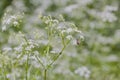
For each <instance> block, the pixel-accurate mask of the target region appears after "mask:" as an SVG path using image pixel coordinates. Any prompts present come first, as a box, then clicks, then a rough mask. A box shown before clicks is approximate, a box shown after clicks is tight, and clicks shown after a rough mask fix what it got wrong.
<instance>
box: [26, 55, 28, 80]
mask: <svg viewBox="0 0 120 80" xmlns="http://www.w3.org/2000/svg"><path fill="white" fill-rule="evenodd" d="M28 61H29V54H28V55H27V61H26V80H28V65H29V64H28Z"/></svg>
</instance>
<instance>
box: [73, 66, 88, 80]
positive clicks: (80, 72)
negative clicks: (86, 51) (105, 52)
mask: <svg viewBox="0 0 120 80" xmlns="http://www.w3.org/2000/svg"><path fill="white" fill-rule="evenodd" d="M75 73H76V74H78V75H80V76H82V77H85V78H89V77H90V71H89V70H88V68H87V67H85V66H83V67H80V68H78V69H76V70H75Z"/></svg>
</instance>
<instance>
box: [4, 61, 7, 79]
mask: <svg viewBox="0 0 120 80" xmlns="http://www.w3.org/2000/svg"><path fill="white" fill-rule="evenodd" d="M3 75H4V80H7V78H6V72H5V65H4V63H3Z"/></svg>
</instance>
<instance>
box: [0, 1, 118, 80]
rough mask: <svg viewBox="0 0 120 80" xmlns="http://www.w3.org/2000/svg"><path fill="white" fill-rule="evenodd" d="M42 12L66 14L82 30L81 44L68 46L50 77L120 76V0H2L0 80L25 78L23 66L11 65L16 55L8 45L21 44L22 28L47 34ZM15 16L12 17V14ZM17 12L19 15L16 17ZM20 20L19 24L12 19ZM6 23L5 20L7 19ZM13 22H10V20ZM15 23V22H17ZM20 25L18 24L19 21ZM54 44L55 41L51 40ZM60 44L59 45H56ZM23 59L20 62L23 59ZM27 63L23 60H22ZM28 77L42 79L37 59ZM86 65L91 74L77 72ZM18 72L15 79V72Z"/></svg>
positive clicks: (111, 79)
mask: <svg viewBox="0 0 120 80" xmlns="http://www.w3.org/2000/svg"><path fill="white" fill-rule="evenodd" d="M40 14H43V15H51V16H53V18H56V17H58V15H63V17H64V18H65V21H67V22H73V23H75V25H76V26H77V27H78V29H80V30H81V31H82V32H83V35H84V38H85V40H84V41H81V42H80V45H77V46H69V47H68V48H67V49H66V50H65V51H64V54H63V55H62V56H61V57H60V58H59V60H58V61H57V62H56V64H55V65H54V66H53V67H52V68H51V69H50V70H49V72H48V80H119V79H120V0H0V53H1V52H2V50H3V49H4V48H6V47H7V50H8V51H7V50H6V51H5V52H4V53H5V54H6V55H4V56H3V55H0V60H1V61H0V80H4V77H3V75H2V73H3V69H4V68H5V69H4V70H6V73H5V74H6V76H7V80H24V73H25V72H24V67H23V66H18V67H14V68H12V70H11V69H10V66H11V65H8V66H4V67H3V66H2V65H1V64H2V63H1V62H4V63H5V65H6V64H7V63H8V62H9V57H10V58H11V57H13V58H12V59H13V60H14V57H16V54H14V53H12V51H10V50H9V49H11V48H13V47H15V46H17V45H18V44H20V41H16V37H17V38H19V36H21V34H20V35H18V36H16V37H15V34H16V33H17V32H18V31H19V30H21V31H23V32H24V33H26V35H28V36H29V37H33V36H34V32H39V34H38V35H41V34H43V35H44V36H46V35H45V34H44V31H43V28H44V26H45V25H42V24H41V21H40V19H39V18H38V17H39V15H40ZM10 16H12V17H10ZM14 16H17V18H14ZM11 18H12V19H13V20H12V21H14V19H15V20H16V21H18V22H19V23H20V24H19V28H17V27H13V25H12V24H11V23H12V21H11V22H10V21H9V20H11ZM6 21H7V23H6V24H5V22H6ZM9 23H10V24H9ZM14 24H15V23H14ZM16 25H17V24H16ZM52 43H53V45H54V44H55V42H52ZM57 47H59V45H58V46H57ZM24 59H25V56H24V57H23V61H22V60H21V62H20V63H19V64H22V63H24ZM23 65H24V64H23ZM30 65H31V66H30V67H29V68H30V71H29V73H30V74H29V77H30V78H29V80H42V79H41V77H42V76H41V75H42V70H41V69H39V68H38V66H39V65H37V63H35V62H32V61H31V63H30ZM81 67H87V68H88V70H89V71H90V74H89V75H90V77H89V78H88V77H87V78H86V77H83V76H80V75H79V74H76V71H75V70H77V69H79V68H81ZM14 74H16V76H18V77H17V78H16V79H13V75H14Z"/></svg>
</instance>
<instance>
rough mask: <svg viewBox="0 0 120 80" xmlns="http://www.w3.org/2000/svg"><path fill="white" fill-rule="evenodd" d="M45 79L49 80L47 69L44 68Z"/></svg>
mask: <svg viewBox="0 0 120 80" xmlns="http://www.w3.org/2000/svg"><path fill="white" fill-rule="evenodd" d="M44 80H47V69H44Z"/></svg>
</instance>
